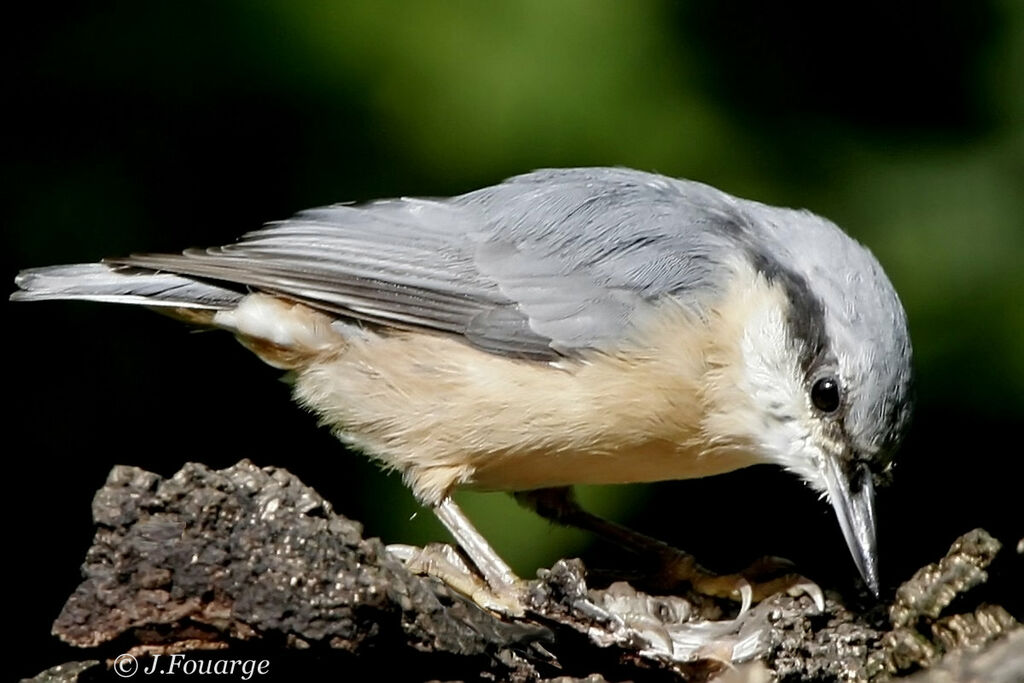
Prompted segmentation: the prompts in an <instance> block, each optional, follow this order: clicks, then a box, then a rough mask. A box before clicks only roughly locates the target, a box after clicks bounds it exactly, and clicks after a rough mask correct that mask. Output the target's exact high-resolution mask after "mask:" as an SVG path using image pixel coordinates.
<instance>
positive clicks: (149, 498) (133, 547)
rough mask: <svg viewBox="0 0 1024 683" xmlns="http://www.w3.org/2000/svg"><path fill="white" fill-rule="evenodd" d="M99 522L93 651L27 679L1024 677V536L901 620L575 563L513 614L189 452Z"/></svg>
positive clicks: (62, 633)
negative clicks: (713, 593) (1022, 608)
mask: <svg viewBox="0 0 1024 683" xmlns="http://www.w3.org/2000/svg"><path fill="white" fill-rule="evenodd" d="M93 518H94V521H95V523H96V525H97V531H96V536H95V539H94V542H93V546H92V547H91V549H90V550H89V552H88V554H87V556H86V560H85V563H84V565H83V568H82V571H83V574H84V577H85V579H84V581H83V582H82V584H81V585H80V586H79V587H78V589H77V590H76V591H75V593H74V594H73V595H72V596H71V597H70V598H69V599H68V601H67V604H66V605H65V607H64V610H63V611H62V613H61V614H60V616H59V617H58V619H57V621H56V622H55V623H54V626H53V633H54V634H55V635H56V636H57V637H59V638H60V639H62V640H64V641H65V642H67V643H70V644H73V645H76V646H79V647H82V648H84V649H85V650H84V652H83V657H82V659H83V660H90V661H82V662H72V663H68V664H65V665H62V666H61V667H56V668H53V669H48V670H47V671H45V672H43V673H41V674H40V675H39V676H37V677H36V678H35V679H33V680H37V681H76V680H77V681H88V680H104V679H107V678H108V677H109V678H116V676H114V672H113V671H112V667H114V666H119V667H126V666H130V665H131V664H132V662H131V660H130V659H128V658H124V657H122V658H121V659H120V660H118V657H119V656H121V655H125V654H127V655H131V656H132V657H135V658H137V661H136V662H135V663H134V664H135V665H137V666H141V667H147V666H149V664H150V663H152V662H153V659H152V658H153V656H154V655H161V656H164V657H165V660H163V661H166V658H167V657H168V656H169V655H171V654H173V653H188V656H189V657H190V658H192V659H193V660H199V661H204V662H206V663H207V665H208V666H213V663H215V662H218V661H220V662H228V661H230V660H245V659H260V660H262V659H266V660H267V661H268V662H269V667H270V669H271V670H270V674H272V675H273V676H276V677H277V678H278V679H279V680H282V679H283V680H288V679H292V678H295V679H296V680H301V679H302V677H311V676H314V675H315V676H318V677H321V676H331V677H332V678H337V677H339V675H341V678H344V679H346V680H359V679H361V678H364V677H368V676H374V677H375V678H377V677H380V676H382V675H391V676H397V677H399V678H403V679H407V680H499V681H505V680H508V681H541V680H590V681H601V680H608V681H617V680H657V681H661V680H696V681H701V680H711V679H714V678H717V677H720V676H722V677H725V678H726V679H728V680H736V681H759V680H773V679H781V680H821V681H827V680H880V679H884V678H888V677H895V676H903V675H908V674H913V680H935V681H966V680H986V681H997V682H1000V681H1005V682H1009V681H1024V635H1022V634H1024V631H1022V629H1021V627H1020V624H1019V623H1018V621H1017V620H1016V618H1015V617H1014V616H1013V614H1011V612H1010V611H1009V610H1008V609H1006V608H1004V607H1001V606H1000V605H999V604H997V603H998V602H1000V601H999V599H998V598H999V594H998V593H995V594H993V592H992V590H989V591H987V592H986V591H985V590H983V589H985V588H989V589H991V587H992V583H993V582H992V581H989V575H990V574H989V572H990V571H991V568H992V567H993V566H996V567H997V569H998V566H999V563H1003V564H1005V565H1006V566H1007V567H1009V566H1011V565H1012V564H1013V563H1017V564H1019V552H1020V548H1008V549H1001V546H1000V543H999V542H998V541H996V540H995V539H993V538H992V537H991V536H989V535H988V534H987V533H985V532H984V531H982V530H975V531H973V532H970V533H968V534H965V535H964V536H963V537H961V538H959V539H957V540H956V542H955V543H954V544H953V546H952V548H951V549H950V552H949V553H948V554H947V556H946V557H944V558H942V559H940V560H939V561H938V562H937V563H936V564H933V565H929V566H927V567H924V568H922V569H921V570H919V571H918V572H917V574H916V575H915V576H914V577H913V578H912V579H910V580H909V581H907V582H906V583H905V584H904V585H903V586H902V587H901V588H900V590H899V591H898V592H897V596H896V599H895V601H894V603H893V604H892V605H891V606H890V608H889V614H888V615H885V614H882V613H880V612H879V611H877V610H876V611H873V612H868V613H866V614H863V613H859V612H855V611H851V610H849V609H847V608H846V607H844V606H843V604H842V602H841V600H840V598H839V596H837V595H833V594H827V595H828V599H827V601H826V609H825V612H824V613H818V611H817V609H816V608H815V606H814V605H813V602H812V601H811V600H810V599H809V598H808V597H806V596H803V597H800V598H794V597H789V596H786V595H779V596H776V597H774V598H771V599H769V600H766V601H764V602H763V603H761V604H759V605H757V606H756V607H754V608H753V609H752V610H750V611H749V612H747V613H746V614H742V615H737V616H735V618H731V619H722V618H720V615H721V614H730V612H729V611H728V610H730V609H732V608H731V606H728V605H725V606H719V605H709V604H708V603H707V602H706V601H704V602H701V601H693V600H686V599H683V598H679V597H672V596H662V597H657V596H650V595H646V594H644V593H642V592H639V591H637V590H635V589H634V588H633V587H631V586H629V585H628V584H623V583H619V584H613V585H611V586H608V587H607V588H605V589H602V590H594V589H590V588H588V586H587V584H586V577H585V572H584V569H583V566H582V564H581V563H580V562H579V561H577V560H569V561H560V562H558V563H556V565H555V566H554V567H552V568H551V569H550V570H547V571H542V572H541V573H540V576H539V578H538V579H537V580H535V581H533V582H531V584H530V587H529V591H528V594H527V598H526V602H527V606H528V609H527V612H526V614H525V615H523V616H521V617H515V618H511V617H499V616H497V615H495V614H493V613H491V612H490V611H487V610H484V609H481V608H480V607H478V606H477V605H476V604H475V603H474V602H473V601H471V600H470V599H468V598H466V597H464V596H463V595H462V594H460V593H458V592H456V591H454V590H452V589H451V588H449V587H448V586H447V585H446V584H445V583H443V582H442V581H440V580H438V579H437V578H434V577H430V576H420V575H417V574H413V573H411V572H410V571H409V570H408V569H407V568H406V566H405V565H404V564H403V563H401V562H400V561H398V560H397V559H396V558H395V557H393V556H392V554H391V553H389V552H388V551H387V550H386V549H385V548H384V546H383V545H382V544H381V543H380V541H379V540H377V539H366V538H363V537H362V529H361V527H360V525H359V524H358V523H356V522H353V521H351V520H348V519H346V518H344V517H342V516H339V515H336V514H334V512H333V511H332V510H331V506H330V504H329V503H327V502H326V501H325V500H323V499H322V498H321V497H320V496H319V495H318V494H317V493H316V492H315V491H313V490H312V489H310V488H309V487H307V486H305V485H304V484H302V482H300V481H299V480H298V479H296V478H295V477H294V476H293V475H291V474H290V473H288V472H287V471H285V470H281V469H274V468H263V469H260V468H257V467H255V466H254V465H252V464H251V463H249V462H247V461H242V462H240V463H238V464H237V465H235V466H233V467H231V468H228V469H225V470H220V471H214V470H210V469H208V468H206V467H204V466H202V465H196V464H192V465H187V466H186V467H184V468H183V469H182V470H181V471H179V472H178V473H177V474H176V475H174V476H173V477H171V478H170V479H163V478H161V477H159V476H157V475H155V474H152V473H150V472H146V471H143V470H140V469H137V468H132V467H116V468H114V470H112V471H111V473H110V476H109V478H108V480H107V483H106V485H105V486H104V487H103V488H102V489H101V490H100V491H99V492H98V493H97V494H96V497H95V499H94V502H93ZM1014 542H1015V543H1016V540H1015V539H1014ZM994 563H995V564H994ZM997 588H998V590H1003V588H1001V587H997ZM1005 590H1011V591H1019V590H1020V589H1019V584H1018V583H1016V582H1014V581H1013V580H1012V579H1007V580H1006V582H1005ZM732 613H734V610H733V612H732ZM1017 616H1018V617H1019V616H1020V615H1019V614H1018V615H1017ZM158 661H159V660H158ZM224 666H227V664H226V663H225V664H224ZM122 673H123V671H122ZM222 678H223V677H222ZM228 679H229V680H241V676H239V675H235V676H233V677H229V678H228ZM259 679H260V675H259V674H257V675H255V676H253V677H252V678H251V680H259Z"/></svg>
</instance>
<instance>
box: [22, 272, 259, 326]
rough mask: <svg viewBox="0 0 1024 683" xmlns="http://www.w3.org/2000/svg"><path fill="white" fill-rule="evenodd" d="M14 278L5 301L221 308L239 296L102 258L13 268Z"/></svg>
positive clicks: (188, 280)
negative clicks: (108, 262) (17, 270)
mask: <svg viewBox="0 0 1024 683" xmlns="http://www.w3.org/2000/svg"><path fill="white" fill-rule="evenodd" d="M14 283H15V284H16V285H18V287H20V289H19V290H18V291H17V292H14V293H13V294H11V301H49V300H58V299H72V300H75V299H77V300H82V301H100V302H105V303H116V304H135V305H139V306H153V307H157V308H162V309H190V310H192V311H204V310H205V311H222V310H229V309H232V308H234V307H235V306H237V305H238V302H239V301H241V300H242V298H243V297H244V296H245V294H244V293H242V292H238V291H235V290H233V289H227V288H225V287H221V286H218V285H215V284H211V283H208V282H202V281H199V280H193V279H190V278H187V277H182V276H181V275H173V274H171V273H160V272H156V271H152V270H143V269H139V268H126V267H124V266H108V265H106V264H104V263H80V264H75V265H70V266H48V267H45V268H31V269H29V270H23V271H21V272H20V273H18V276H17V277H16V278H15V279H14ZM166 312H168V313H171V312H172V311H171V310H168V311H166ZM182 317H188V316H187V315H183V316H182Z"/></svg>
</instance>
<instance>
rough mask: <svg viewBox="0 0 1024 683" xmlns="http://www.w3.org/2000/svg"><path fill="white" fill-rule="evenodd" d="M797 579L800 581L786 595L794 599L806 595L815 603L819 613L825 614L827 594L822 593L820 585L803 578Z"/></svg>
mask: <svg viewBox="0 0 1024 683" xmlns="http://www.w3.org/2000/svg"><path fill="white" fill-rule="evenodd" d="M796 578H797V579H798V581H797V582H796V583H794V584H793V585H792V586H790V587H789V589H788V590H787V591H786V593H787V594H788V595H790V596H791V597H794V598H796V597H799V596H800V595H806V596H807V597H809V598H810V599H811V600H813V601H814V606H815V607H817V608H818V613H819V614H821V613H824V612H825V594H824V593H823V592H822V590H821V588H820V587H819V586H818V584H816V583H814V582H813V581H811V580H810V579H806V578H804V577H802V576H798V577H796Z"/></svg>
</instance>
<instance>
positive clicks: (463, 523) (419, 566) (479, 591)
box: [388, 498, 525, 616]
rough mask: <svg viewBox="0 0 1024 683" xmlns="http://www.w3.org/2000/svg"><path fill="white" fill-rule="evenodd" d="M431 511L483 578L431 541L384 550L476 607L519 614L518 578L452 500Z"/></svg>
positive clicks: (522, 608)
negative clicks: (460, 595)
mask: <svg viewBox="0 0 1024 683" xmlns="http://www.w3.org/2000/svg"><path fill="white" fill-rule="evenodd" d="M433 510H434V514H435V515H437V518H438V519H439V520H441V523H442V524H444V526H445V528H447V529H448V532H449V533H450V534H451V535H452V536H453V537H454V538H455V541H456V543H457V544H458V545H459V547H460V548H461V549H462V552H463V553H465V554H466V556H467V557H468V558H469V560H470V562H472V563H473V566H475V567H476V569H477V571H479V572H480V575H481V576H483V579H484V580H483V581H481V580H480V578H479V576H477V575H476V574H474V573H473V571H472V570H471V569H470V568H469V566H468V565H467V564H466V563H465V561H464V560H463V559H462V558H461V557H460V556H459V555H458V554H457V553H456V552H455V551H454V550H452V548H451V546H447V545H439V544H434V545H429V546H427V547H425V548H416V547H413V546H407V545H389V546H388V550H389V551H390V552H391V553H392V554H393V555H395V556H396V557H398V558H399V559H400V560H402V561H403V562H404V563H405V566H406V567H407V568H408V569H409V570H410V571H412V572H415V573H419V574H428V575H430V576H434V577H436V578H438V579H440V580H441V581H443V582H444V583H445V584H446V585H447V586H448V587H450V588H452V589H453V590H455V591H458V592H459V593H462V594H463V595H465V596H467V597H469V598H470V599H471V600H473V602H475V603H476V604H477V605H479V606H480V607H483V608H486V609H491V610H494V611H496V612H501V613H503V614H507V615H510V616H521V615H522V614H523V613H524V611H525V609H524V606H523V601H522V586H523V583H522V580H521V579H520V578H519V577H517V576H516V575H515V572H513V571H512V568H511V567H509V566H508V565H507V564H505V561H504V560H502V559H501V557H500V556H499V555H498V553H497V552H495V550H494V548H492V547H491V545H490V544H489V543H488V542H487V539H485V538H484V537H483V536H482V535H481V534H480V532H479V531H477V530H476V528H475V527H474V526H473V524H472V523H471V522H470V521H469V519H468V518H467V517H466V515H465V514H463V512H462V510H461V509H460V508H459V506H458V505H456V503H455V501H453V500H452V499H451V498H445V499H444V500H443V501H441V503H439V504H438V505H437V506H435V507H434V508H433Z"/></svg>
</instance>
